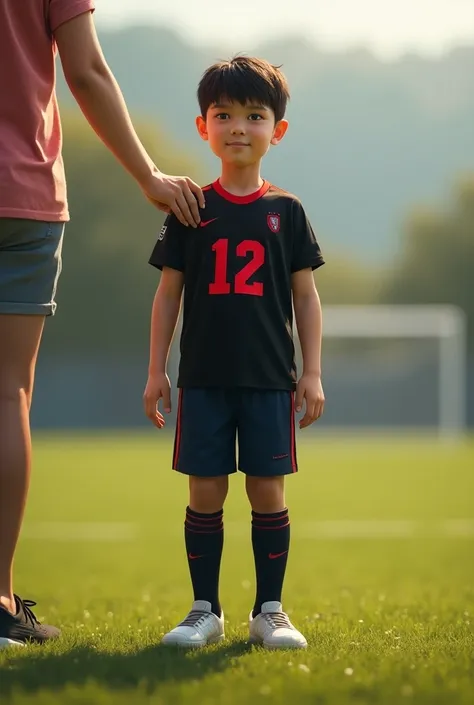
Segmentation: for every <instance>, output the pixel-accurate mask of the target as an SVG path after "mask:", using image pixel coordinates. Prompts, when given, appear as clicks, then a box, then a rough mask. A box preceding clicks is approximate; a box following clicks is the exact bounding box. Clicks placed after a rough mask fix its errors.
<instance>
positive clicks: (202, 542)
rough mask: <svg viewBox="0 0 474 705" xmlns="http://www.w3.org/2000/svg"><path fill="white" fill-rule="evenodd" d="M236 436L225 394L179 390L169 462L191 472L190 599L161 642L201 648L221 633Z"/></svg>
mask: <svg viewBox="0 0 474 705" xmlns="http://www.w3.org/2000/svg"><path fill="white" fill-rule="evenodd" d="M235 438H236V422H235V415H234V409H233V401H232V396H231V395H230V394H229V393H227V392H225V391H224V390H219V389H212V390H211V389H209V390H208V389H184V390H181V391H180V395H179V402H178V418H177V423H176V437H175V448H174V457H173V467H174V468H175V469H176V470H178V471H179V472H182V473H184V474H187V475H189V493H190V499H189V504H188V506H187V508H186V519H185V524H184V534H185V544H186V555H187V560H188V566H189V573H190V576H191V582H192V586H193V593H194V603H193V606H192V608H191V611H190V613H189V614H188V616H187V617H186V618H185V619H184V620H183V621H182V622H181V623H180V624H179V625H178V626H177V627H175V629H172V630H171V631H170V632H169V633H168V634H166V635H165V637H164V638H163V643H164V644H169V645H179V646H184V647H200V646H205V645H206V644H209V643H212V642H215V641H220V640H221V639H222V638H223V637H224V616H223V613H222V609H221V605H220V601H219V573H220V565H221V557H222V549H223V543H224V525H223V506H224V502H225V499H226V496H227V490H228V475H229V474H231V473H233V472H235V471H236V462H235Z"/></svg>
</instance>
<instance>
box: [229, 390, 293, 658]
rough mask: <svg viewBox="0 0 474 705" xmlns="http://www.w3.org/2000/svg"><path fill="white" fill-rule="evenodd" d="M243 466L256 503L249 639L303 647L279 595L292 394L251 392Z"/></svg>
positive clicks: (243, 423) (286, 539) (245, 403)
mask: <svg viewBox="0 0 474 705" xmlns="http://www.w3.org/2000/svg"><path fill="white" fill-rule="evenodd" d="M239 469H240V470H242V471H243V472H245V473H246V475H247V477H246V489H247V495H248V498H249V501H250V504H251V507H252V546H253V552H254V559H255V572H256V582H257V590H256V597H255V604H254V608H253V610H252V613H251V615H250V636H251V640H252V641H255V642H258V643H263V645H264V646H266V647H268V648H280V647H282V648H287V647H294V648H304V647H306V645H307V643H306V639H305V638H304V636H303V635H302V634H300V633H299V632H298V631H297V630H296V629H295V627H294V626H293V625H292V624H291V622H290V620H289V618H288V615H287V614H286V613H285V612H283V608H282V604H281V595H282V590H283V582H284V578H285V572H286V566H287V560H288V552H289V548H290V520H289V514H288V509H287V507H286V504H285V486H284V476H285V475H288V474H293V473H295V472H296V471H297V462H296V448H295V419H294V396H293V394H292V393H290V392H283V391H260V390H255V391H254V390H252V391H251V390H247V391H245V392H243V394H242V408H241V413H240V415H239Z"/></svg>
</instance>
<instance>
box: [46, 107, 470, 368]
mask: <svg viewBox="0 0 474 705" xmlns="http://www.w3.org/2000/svg"><path fill="white" fill-rule="evenodd" d="M63 124H64V158H65V164H66V172H67V178H68V192H69V202H70V210H71V218H72V219H71V222H70V223H69V224H68V226H67V230H66V238H65V244H64V251H63V258H64V261H63V266H64V271H63V274H62V276H61V279H60V286H59V292H58V301H59V308H58V314H57V319H56V321H55V324H54V325H51V326H48V334H47V336H46V337H45V348H46V350H49V351H50V352H51V353H54V354H55V355H59V356H62V355H63V354H70V353H73V354H74V355H75V356H76V357H77V356H78V355H79V356H88V357H89V356H90V357H92V356H98V355H100V354H101V353H103V354H107V355H109V354H110V353H112V352H113V354H114V355H115V356H127V355H135V354H137V353H139V354H140V355H142V354H143V355H146V353H147V350H148V331H149V318H150V310H151V302H152V298H153V295H154V291H155V287H156V283H157V280H158V273H157V272H156V271H155V270H153V268H152V267H150V266H149V265H148V257H149V255H150V252H151V249H152V247H153V245H154V243H155V241H156V236H157V234H158V232H159V230H160V228H161V225H162V223H163V220H164V215H163V214H161V213H160V212H159V211H157V210H156V209H154V208H153V207H152V206H151V205H150V204H148V202H147V201H146V200H145V198H144V197H143V195H142V193H141V192H140V190H139V189H138V188H137V186H136V185H135V183H134V182H133V180H132V179H131V178H130V177H129V176H128V175H127V174H126V173H125V172H124V170H123V169H121V168H120V167H119V166H118V165H117V163H116V162H115V160H114V158H113V157H112V156H111V155H110V154H109V153H108V151H107V150H106V149H105V148H104V147H103V145H102V144H101V143H100V141H99V140H98V139H97V137H96V136H95V135H94V134H93V132H92V130H91V129H90V127H89V126H88V125H87V124H86V123H85V121H84V120H83V118H82V117H81V116H78V115H77V113H76V112H75V113H73V114H67V113H66V114H64V115H63ZM138 131H139V133H140V137H141V138H142V140H143V142H144V143H145V145H146V146H147V149H148V150H149V152H150V154H152V156H153V157H154V159H155V160H156V163H157V164H158V165H159V167H160V168H161V169H162V170H163V171H165V172H167V173H172V174H187V175H189V176H191V177H192V178H194V179H195V180H196V181H198V182H199V183H206V182H209V181H210V180H212V178H213V176H214V175H213V174H210V173H206V171H205V170H204V169H203V168H201V166H200V164H199V163H198V161H197V159H195V158H193V155H191V154H184V153H183V152H182V151H180V149H179V148H178V147H177V146H176V145H174V144H172V143H170V140H169V139H168V137H167V136H165V135H163V134H160V133H159V132H158V131H157V130H156V128H155V127H154V126H153V127H151V126H149V125H147V123H146V122H142V123H139V128H138ZM316 225H317V224H316ZM320 239H321V242H322V244H323V249H324V253H325V256H326V259H327V261H328V265H327V266H326V267H324V268H323V269H322V270H321V271H320V272H318V274H317V275H316V276H317V281H318V288H319V290H320V293H321V297H322V299H323V302H324V303H327V304H328V303H377V302H390V303H453V304H456V305H458V306H460V307H461V308H462V309H464V311H465V312H466V313H467V315H468V320H469V340H470V346H471V350H474V283H473V274H474V176H472V177H466V178H465V179H463V180H462V181H460V182H459V183H458V184H457V185H455V188H454V191H453V194H452V202H451V203H450V204H449V205H447V206H446V207H445V209H444V210H442V211H437V210H434V209H432V210H430V209H427V208H425V209H418V210H416V211H414V212H413V213H412V214H410V215H409V217H408V219H407V222H406V227H405V228H404V233H403V241H402V248H401V251H400V255H399V258H398V259H397V261H395V262H394V263H393V265H392V266H391V267H390V268H388V269H386V270H384V271H380V270H374V269H365V268H364V267H363V266H361V265H360V264H355V263H354V262H353V261H352V260H348V259H345V258H344V256H340V255H338V254H337V253H336V252H331V248H330V244H329V243H330V238H329V237H328V236H327V235H326V234H325V233H321V234H320Z"/></svg>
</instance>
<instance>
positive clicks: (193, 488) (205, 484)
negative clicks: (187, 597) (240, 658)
mask: <svg viewBox="0 0 474 705" xmlns="http://www.w3.org/2000/svg"><path fill="white" fill-rule="evenodd" d="M228 487H229V478H228V476H227V475H224V476H221V477H190V478H189V494H190V499H189V506H188V507H187V508H186V521H185V522H184V534H185V543H186V555H187V558H188V565H189V574H190V576H191V582H192V585H193V593H194V600H204V601H205V602H208V603H209V604H210V605H211V611H212V612H213V613H214V614H215V615H217V616H218V617H220V615H221V613H222V609H221V605H220V601H219V573H220V567H221V558H222V549H223V546H224V523H223V514H224V511H223V507H224V502H225V498H226V496H227V490H228Z"/></svg>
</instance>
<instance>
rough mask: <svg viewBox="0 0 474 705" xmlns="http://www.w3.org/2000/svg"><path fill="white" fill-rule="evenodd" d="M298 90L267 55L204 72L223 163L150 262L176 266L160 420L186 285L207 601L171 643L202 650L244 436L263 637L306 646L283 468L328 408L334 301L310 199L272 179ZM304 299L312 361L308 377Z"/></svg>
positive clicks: (242, 465) (199, 580)
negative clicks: (193, 227) (286, 589)
mask: <svg viewBox="0 0 474 705" xmlns="http://www.w3.org/2000/svg"><path fill="white" fill-rule="evenodd" d="M288 98H289V92H288V85H287V82H286V79H285V77H284V76H283V74H282V73H281V72H280V71H279V69H278V68H276V67H274V66H272V65H270V64H269V63H267V62H266V61H263V60H261V59H255V58H246V57H237V58H235V59H233V60H232V61H225V62H220V63H217V64H215V65H214V66H211V67H210V68H209V69H208V70H207V71H206V72H205V73H204V75H203V77H202V80H201V82H200V84H199V89H198V100H199V105H200V109H201V115H200V116H199V117H198V118H197V119H196V125H197V129H198V132H199V134H200V136H201V137H202V139H204V140H206V141H208V142H209V144H210V147H211V149H212V150H213V152H214V153H215V154H216V156H217V157H219V159H220V160H221V162H222V172H221V176H220V178H219V179H218V180H217V181H215V182H214V183H213V184H212V185H211V186H208V187H207V188H206V189H204V190H205V192H206V212H205V216H203V220H202V222H201V227H200V229H199V231H198V232H197V233H196V235H195V236H190V235H188V234H187V232H185V229H184V228H183V227H182V226H181V225H180V224H179V223H178V222H177V220H176V219H175V218H174V217H173V216H170V217H169V218H168V220H167V222H166V223H165V226H164V227H163V229H162V231H161V233H160V235H159V237H158V241H157V243H156V246H155V248H154V250H153V253H152V255H151V258H150V263H151V264H152V265H154V266H155V267H157V268H158V269H161V270H162V272H163V273H162V275H161V280H160V284H159V286H158V290H157V292H156V296H155V300H154V303H153V312H152V323H151V349H150V366H149V377H148V382H147V386H146V390H145V394H144V403H145V409H146V413H147V416H149V418H150V419H151V420H152V421H153V423H154V424H155V425H156V426H157V427H158V428H162V427H163V425H164V417H163V415H162V414H161V413H160V412H159V411H158V410H157V403H158V400H159V399H160V398H161V399H162V400H163V406H164V411H165V412H167V413H169V411H170V406H171V405H170V382H169V379H168V376H167V374H166V363H167V358H168V353H169V349H170V345H171V341H172V337H173V332H174V330H175V326H176V321H177V319H178V313H179V309H180V302H181V295H182V290H183V287H184V318H183V331H182V336H181V361H180V369H179V379H178V387H179V402H178V416H177V427H176V437H175V446H174V457H173V467H174V469H175V470H178V471H179V472H182V473H184V474H185V475H189V487H190V499H189V505H188V507H187V510H186V521H185V542H186V552H187V556H188V562H189V570H190V574H191V581H192V585H193V591H194V604H193V606H192V608H191V611H190V612H189V614H188V616H187V617H186V618H185V619H184V620H183V622H181V623H180V624H179V625H178V626H177V627H176V628H175V629H173V630H172V631H171V632H169V633H168V634H166V635H165V637H164V638H163V643H164V644H176V645H180V646H185V647H199V646H204V645H206V644H210V643H213V642H217V641H220V640H222V639H223V638H224V615H223V612H222V609H221V605H220V601H219V589H218V581H219V569H220V562H221V555H222V546H223V505H224V501H225V498H226V495H227V490H228V477H229V475H230V474H231V473H233V472H235V471H236V469H237V467H236V460H235V440H236V433H237V432H238V439H239V462H238V469H239V470H241V471H242V472H244V473H245V474H246V490H247V495H248V498H249V500H250V504H251V506H252V545H253V551H254V557H255V569H256V579H257V594H256V599H255V604H254V607H253V610H252V612H251V614H250V621H249V629H250V641H251V642H253V643H259V644H263V645H264V646H265V647H267V648H273V649H274V648H285V647H294V648H304V647H306V645H307V643H306V639H305V638H304V636H303V635H302V634H300V633H299V632H298V631H297V630H296V629H295V627H294V626H293V625H292V624H291V622H290V620H289V618H288V616H287V614H286V613H285V612H284V611H283V609H282V605H281V593H282V587H283V579H284V575H285V569H286V563H287V557H288V550H289V544H290V522H289V517H288V510H287V508H286V505H285V494H284V476H285V475H287V474H292V473H294V472H296V470H297V464H296V451H295V428H294V412H295V403H296V411H300V409H301V406H302V402H303V399H305V400H306V413H305V415H304V418H303V419H302V420H301V421H300V428H304V427H306V426H309V425H310V424H311V423H313V421H315V420H316V419H317V418H318V417H319V416H320V415H321V413H322V411H323V405H324V395H323V389H322V385H321V360H320V358H321V327H322V323H321V306H320V301H319V297H318V294H317V291H316V288H315V285H314V278H313V274H312V270H314V269H316V268H317V267H319V266H321V265H322V264H323V258H322V255H321V252H320V249H319V246H318V244H317V242H316V238H315V236H314V233H313V231H312V228H311V225H310V224H309V222H308V220H307V218H306V215H305V212H304V210H303V208H302V206H301V204H300V202H299V200H298V199H297V198H296V197H295V196H292V195H291V194H288V193H286V192H284V191H282V190H281V189H279V188H277V187H275V186H272V185H271V184H270V183H269V182H268V181H265V180H264V179H262V178H261V176H260V164H261V160H262V158H263V156H264V155H265V154H266V152H267V151H268V149H269V147H270V145H277V144H278V143H279V142H280V141H281V139H282V138H283V136H284V135H285V132H286V130H287V127H288V123H287V121H286V120H285V119H284V114H285V108H286V103H287V100H288ZM292 303H293V305H294V310H295V315H296V324H297V327H298V332H299V336H300V340H301V346H302V352H303V361H304V362H303V374H302V377H301V378H300V380H299V381H298V384H296V369H295V363H294V346H293V338H292ZM295 390H296V402H295V394H294V392H295Z"/></svg>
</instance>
